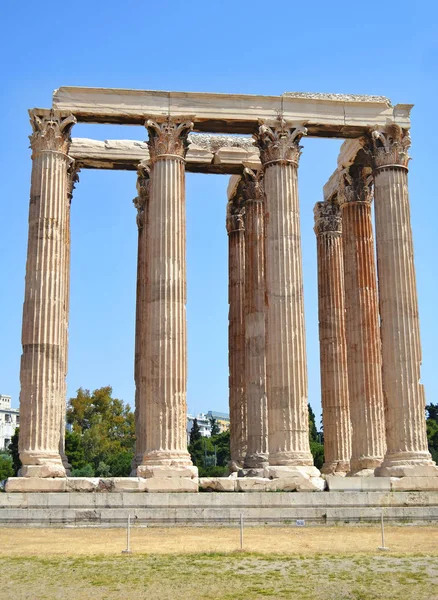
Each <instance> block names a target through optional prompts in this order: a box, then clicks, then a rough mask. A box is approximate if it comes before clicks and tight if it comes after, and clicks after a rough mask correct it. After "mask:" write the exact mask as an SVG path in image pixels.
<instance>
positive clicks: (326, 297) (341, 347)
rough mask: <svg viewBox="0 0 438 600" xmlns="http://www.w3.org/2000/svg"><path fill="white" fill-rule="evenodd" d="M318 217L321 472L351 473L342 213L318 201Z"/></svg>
mask: <svg viewBox="0 0 438 600" xmlns="http://www.w3.org/2000/svg"><path fill="white" fill-rule="evenodd" d="M314 213H315V234H316V243H317V256H318V315H319V346H320V364H321V398H322V420H323V426H324V457H325V461H324V465H323V467H322V469H321V471H322V472H323V473H326V474H330V473H332V474H333V473H347V472H348V471H349V470H350V457H351V425H350V407H349V400H348V372H347V342H346V337H345V301H344V260H343V254H342V219H341V209H340V207H339V205H338V204H337V203H333V202H317V203H316V205H315V209H314Z"/></svg>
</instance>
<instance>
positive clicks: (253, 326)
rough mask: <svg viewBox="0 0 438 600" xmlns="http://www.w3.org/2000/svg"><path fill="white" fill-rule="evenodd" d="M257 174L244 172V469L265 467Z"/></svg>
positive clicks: (261, 249) (262, 262)
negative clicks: (245, 423) (245, 430)
mask: <svg viewBox="0 0 438 600" xmlns="http://www.w3.org/2000/svg"><path fill="white" fill-rule="evenodd" d="M261 180H262V178H261V176H260V174H257V173H255V172H253V171H252V170H250V169H247V168H246V169H244V171H243V178H242V182H241V185H242V194H243V199H244V203H245V204H244V206H245V311H244V312H245V314H244V319H245V327H244V328H245V392H246V416H247V439H248V445H247V451H246V456H245V461H244V466H245V468H248V469H260V468H263V467H265V466H267V465H268V403H267V394H266V328H265V319H266V317H265V240H264V235H265V233H264V210H265V208H264V192H263V186H262V181H261Z"/></svg>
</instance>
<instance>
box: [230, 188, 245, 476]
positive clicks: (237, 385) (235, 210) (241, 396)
mask: <svg viewBox="0 0 438 600" xmlns="http://www.w3.org/2000/svg"><path fill="white" fill-rule="evenodd" d="M226 227H227V232H228V305H229V309H228V367H229V378H228V387H229V405H230V454H231V462H230V468H231V470H233V471H237V470H239V469H240V468H241V467H242V466H243V461H244V457H245V454H246V448H247V415H246V390H245V226H244V206H243V203H242V200H241V198H240V197H238V196H234V197H233V198H231V199H230V200H229V201H228V204H227V216H226Z"/></svg>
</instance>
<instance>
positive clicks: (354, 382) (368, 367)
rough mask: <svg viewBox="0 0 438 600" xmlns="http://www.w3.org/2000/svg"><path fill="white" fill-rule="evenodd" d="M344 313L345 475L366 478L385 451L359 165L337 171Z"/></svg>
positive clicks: (366, 207)
mask: <svg viewBox="0 0 438 600" xmlns="http://www.w3.org/2000/svg"><path fill="white" fill-rule="evenodd" d="M338 199H339V202H340V204H341V208H342V221H343V235H342V239H343V251H344V272H345V309H346V338H347V362H348V386H349V398H350V419H351V427H352V455H351V460H350V469H351V471H350V475H363V476H367V475H369V474H372V471H373V470H374V469H375V468H376V467H378V466H379V465H380V463H381V462H382V459H383V454H384V452H385V433H384V431H385V430H384V427H385V414H384V406H383V389H382V354H381V342H380V327H379V311H378V304H377V303H378V300H377V277H376V267H375V260H374V242H373V231H372V220H371V200H372V197H371V181H370V180H369V171H367V170H366V169H365V168H363V167H362V166H360V165H358V166H354V167H351V168H350V169H349V170H348V171H346V172H343V174H342V180H341V187H340V190H339V196H338Z"/></svg>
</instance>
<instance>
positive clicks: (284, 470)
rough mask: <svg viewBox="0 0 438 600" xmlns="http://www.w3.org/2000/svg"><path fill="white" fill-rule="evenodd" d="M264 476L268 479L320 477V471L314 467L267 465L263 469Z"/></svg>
mask: <svg viewBox="0 0 438 600" xmlns="http://www.w3.org/2000/svg"><path fill="white" fill-rule="evenodd" d="M264 476H265V477H267V478H268V479H281V478H288V479H289V478H290V477H297V476H300V477H301V476H302V477H307V478H308V479H310V477H320V472H319V470H318V469H317V468H316V467H313V466H308V467H292V466H269V467H265V469H264Z"/></svg>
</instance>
